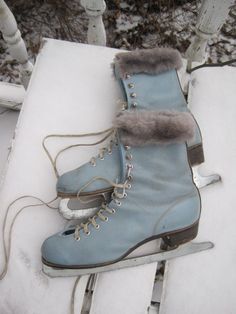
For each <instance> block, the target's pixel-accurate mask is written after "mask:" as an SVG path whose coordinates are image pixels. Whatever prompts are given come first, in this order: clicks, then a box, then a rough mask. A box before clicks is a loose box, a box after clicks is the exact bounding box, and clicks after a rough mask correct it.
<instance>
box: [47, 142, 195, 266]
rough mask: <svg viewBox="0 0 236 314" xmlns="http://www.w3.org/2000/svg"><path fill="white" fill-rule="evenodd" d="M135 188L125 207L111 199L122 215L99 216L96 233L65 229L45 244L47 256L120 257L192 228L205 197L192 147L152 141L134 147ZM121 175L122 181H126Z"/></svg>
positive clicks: (64, 259) (74, 259) (69, 259)
mask: <svg viewBox="0 0 236 314" xmlns="http://www.w3.org/2000/svg"><path fill="white" fill-rule="evenodd" d="M120 148H121V151H122V156H123V157H122V165H123V166H122V173H121V176H122V174H123V180H124V179H125V173H126V160H125V155H126V151H125V149H124V147H123V146H122V145H120ZM129 152H130V153H131V154H132V156H133V158H132V160H131V161H130V162H131V163H132V165H133V169H132V176H133V180H132V181H131V188H130V189H126V193H127V197H126V198H123V199H121V206H118V205H117V204H116V203H115V201H111V203H110V204H109V207H110V208H114V209H115V210H116V213H113V214H109V213H107V212H104V215H105V216H107V217H108V218H109V220H108V221H107V222H103V221H101V220H100V219H99V218H97V220H96V221H97V223H98V224H99V225H100V228H99V229H95V228H94V227H93V226H91V225H90V226H89V230H90V232H91V233H90V235H86V234H85V233H84V232H83V230H81V231H80V237H81V239H80V241H76V240H75V238H74V234H73V233H72V234H69V235H66V234H65V233H63V232H60V233H58V234H56V235H54V236H52V237H50V238H48V239H47V240H46V241H45V242H44V244H43V246H42V256H43V258H44V259H45V260H46V261H47V262H50V263H53V264H56V265H64V266H67V267H69V266H71V265H77V266H82V265H90V266H92V265H93V264H99V263H105V262H109V261H115V260H117V259H119V258H121V257H122V256H124V255H125V254H126V253H127V252H128V251H129V250H130V249H131V248H133V247H135V246H136V245H137V244H138V243H140V242H141V241H144V240H145V239H148V238H150V237H153V236H157V235H160V234H164V233H168V232H173V231H175V230H179V229H182V228H186V227H188V226H191V225H192V224H194V223H195V222H197V221H198V219H199V216H200V197H199V193H198V190H197V188H196V187H195V185H194V183H193V180H192V172H191V169H190V166H189V164H188V159H187V152H186V145H185V144H184V143H183V144H171V145H152V146H151V145H150V146H146V147H142V148H141V147H134V148H131V150H130V151H129ZM123 180H122V179H121V182H122V181H123Z"/></svg>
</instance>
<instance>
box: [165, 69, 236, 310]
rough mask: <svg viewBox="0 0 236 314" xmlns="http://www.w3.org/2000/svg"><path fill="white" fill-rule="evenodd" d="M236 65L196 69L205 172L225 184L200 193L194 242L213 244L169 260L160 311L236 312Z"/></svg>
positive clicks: (194, 92)
mask: <svg viewBox="0 0 236 314" xmlns="http://www.w3.org/2000/svg"><path fill="white" fill-rule="evenodd" d="M235 82H236V69H235V68H232V67H224V68H203V69H201V70H197V71H195V72H193V74H192V78H191V84H190V100H189V101H190V108H191V109H192V112H193V113H194V115H195V117H196V119H197V121H198V123H199V125H200V128H201V130H202V135H203V145H204V152H205V160H206V161H205V163H204V164H203V165H202V166H201V171H202V173H205V174H210V173H219V174H220V175H221V176H222V182H220V183H217V184H215V185H212V186H209V187H207V188H204V189H202V190H201V191H200V193H201V198H202V213H201V219H200V228H199V234H198V237H197V239H196V241H206V240H208V241H212V242H213V243H214V244H215V247H214V248H213V249H211V250H209V251H205V252H201V253H199V254H196V255H192V256H191V255H189V256H186V257H183V258H179V259H176V260H173V261H171V262H168V263H167V267H166V270H165V276H164V291H163V296H162V300H161V309H160V314H167V313H168V314H169V313H175V314H180V313H181V314H189V313H191V314H199V313H201V314H209V313H214V314H221V313H227V314H231V313H232V314H233V313H235V312H236V299H235V286H236V270H235V260H236V247H235V238H236V229H235V219H236V216H235V215H236V214H235V202H236V197H235V186H236V172H235V170H234V168H235V166H234V165H235V158H236V142H235V139H234V137H235V131H236V124H235V121H236V96H235Z"/></svg>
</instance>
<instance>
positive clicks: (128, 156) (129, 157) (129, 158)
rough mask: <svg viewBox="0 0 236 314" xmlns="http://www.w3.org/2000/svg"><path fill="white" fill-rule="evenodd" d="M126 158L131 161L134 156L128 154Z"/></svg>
mask: <svg viewBox="0 0 236 314" xmlns="http://www.w3.org/2000/svg"><path fill="white" fill-rule="evenodd" d="M125 158H126V159H127V160H131V159H132V158H133V156H132V155H131V154H126V156H125Z"/></svg>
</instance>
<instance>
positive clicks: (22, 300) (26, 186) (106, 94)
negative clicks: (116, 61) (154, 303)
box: [0, 40, 156, 314]
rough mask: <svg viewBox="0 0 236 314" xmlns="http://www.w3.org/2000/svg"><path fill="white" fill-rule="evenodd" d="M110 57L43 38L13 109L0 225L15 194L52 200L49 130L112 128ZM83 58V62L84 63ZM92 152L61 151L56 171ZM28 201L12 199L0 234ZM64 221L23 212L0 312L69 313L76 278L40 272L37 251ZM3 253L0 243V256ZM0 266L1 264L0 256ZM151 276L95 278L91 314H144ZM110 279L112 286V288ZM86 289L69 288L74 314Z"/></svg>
mask: <svg viewBox="0 0 236 314" xmlns="http://www.w3.org/2000/svg"><path fill="white" fill-rule="evenodd" d="M116 52H117V50H114V49H110V48H105V47H97V46H88V45H82V44H76V43H68V42H62V41H55V40H48V41H47V42H46V43H45V44H44V46H43V48H42V50H41V53H40V55H39V58H38V60H37V63H36V66H35V69H34V72H33V75H32V78H31V81H30V85H29V88H28V90H27V95H26V98H25V101H24V104H23V107H22V110H21V112H20V118H19V121H18V124H17V129H16V137H15V141H14V146H13V148H12V151H11V154H10V158H9V162H8V167H7V172H6V175H5V180H4V183H3V185H2V189H1V191H0V202H1V210H0V221H1V222H2V221H3V217H4V215H5V213H6V209H7V206H8V204H9V203H10V202H11V201H12V200H14V199H16V198H17V197H19V196H22V195H34V196H38V197H40V198H41V199H43V200H44V201H48V200H50V199H53V198H54V197H55V184H56V177H55V175H54V173H53V170H52V167H51V164H50V162H49V160H48V158H47V156H46V154H45V153H44V152H43V149H42V140H43V138H44V136H46V135H48V134H52V133H56V134H58V133H61V134H75V133H77V134H78V133H87V132H96V131H100V130H103V129H106V128H108V127H110V126H111V123H112V120H113V118H114V116H115V112H116V106H117V103H116V102H117V99H119V98H120V97H121V94H120V93H121V91H120V88H119V86H118V84H117V82H116V81H115V79H114V78H113V75H112V71H111V68H110V63H111V61H112V60H113V58H114V54H115V53H116ZM78 56H80V57H79V58H78ZM88 58H89V59H90V60H91V62H90V63H88V62H86V61H87V60H88ZM91 73H93V75H91ZM65 77H70V80H65ZM29 134H30V136H29ZM96 139H97V138H96ZM93 140H94V138H91V137H90V138H89V140H88V139H84V141H85V142H88V141H89V142H90V141H91V142H92V141H93ZM72 141H73V140H72ZM77 141H78V140H77V139H76V142H77ZM67 144H71V141H70V140H67V141H66V142H65V141H62V140H61V139H60V141H58V142H57V141H51V142H50V143H48V145H49V148H50V151H51V152H52V153H53V154H55V152H56V151H58V149H60V148H62V146H63V147H64V145H67ZM97 150H98V147H91V148H89V149H86V148H83V150H81V149H78V150H73V151H72V150H70V151H68V152H67V153H66V154H65V155H64V156H63V158H61V160H60V161H59V171H60V173H63V172H65V171H67V170H69V169H71V168H75V167H77V166H79V165H80V164H82V163H84V162H86V161H87V160H89V159H90V158H91V157H92V156H93V155H95V154H96V153H97ZM35 203H37V202H36V201H35V200H34V199H32V198H27V199H25V200H20V201H18V202H17V204H15V206H14V207H13V208H11V212H10V216H9V220H8V224H7V231H6V234H7V235H8V234H9V223H10V222H11V221H12V219H13V217H14V215H15V214H16V213H17V212H18V211H19V210H20V208H21V207H22V206H23V205H30V204H35ZM64 224H65V220H64V219H62V217H61V216H60V215H59V213H58V212H57V211H55V210H49V209H48V208H47V207H46V206H40V207H35V208H33V207H30V208H28V209H25V210H24V211H23V212H22V213H21V214H20V215H19V216H18V218H17V220H16V223H15V226H14V229H13V233H12V248H11V256H10V263H9V270H8V273H7V275H6V277H5V278H4V279H3V281H2V282H0V299H1V302H0V313H4V314H12V313H14V312H16V313H19V314H23V313H24V314H32V313H34V314H39V313H44V314H65V313H68V312H69V306H70V297H71V293H72V288H73V285H74V282H75V278H73V277H71V278H53V279H51V278H49V277H47V276H46V275H44V274H43V273H42V270H41V269H42V262H41V254H40V247H41V244H42V242H43V241H44V240H45V239H46V238H47V237H48V236H50V235H52V234H54V233H55V232H58V231H60V230H62V229H63V227H64ZM2 249H3V248H2V244H1V247H0V251H1V252H2ZM0 266H1V268H2V267H3V255H2V254H1V255H0ZM155 271H156V264H155V263H154V264H150V265H145V266H141V267H138V268H137V269H135V268H133V269H132V270H120V271H119V272H118V271H117V272H111V273H110V274H108V273H106V274H102V275H99V279H98V280H99V285H98V287H97V288H96V290H95V292H94V304H96V305H97V308H95V305H93V306H94V307H93V310H92V311H94V312H92V313H96V314H98V313H101V314H108V313H109V314H110V313H113V314H120V313H124V314H130V313H137V314H139V313H140V314H142V313H144V312H145V310H146V309H147V307H148V306H149V304H150V301H151V296H152V288H153V280H151V279H152V278H154V276H155ZM83 280H85V278H84V277H83ZM111 282H112V283H113V284H114V286H113V287H112V289H111V288H110V287H111ZM119 282H120V284H119V285H118V283H119ZM115 283H117V284H115ZM85 286H86V282H85V283H82V287H79V288H78V289H77V290H76V310H77V312H78V313H79V312H80V309H81V306H82V301H83V297H82V295H83V292H84V289H85ZM118 289H122V292H120V294H121V296H123V300H124V302H122V301H121V300H120V299H118V298H117V299H116V300H114V294H115V295H117V294H119V292H118ZM104 291H106V297H105V298H103V296H104ZM114 291H116V292H114ZM130 291H137V293H139V297H138V298H137V294H135V292H134V294H133V295H131V296H129V293H130ZM113 292H114V293H113ZM107 300H110V301H108V302H109V304H110V307H108V306H107ZM113 300H114V301H113ZM121 307H122V310H121ZM96 309H99V310H101V312H98V311H96ZM132 311H133V312H132Z"/></svg>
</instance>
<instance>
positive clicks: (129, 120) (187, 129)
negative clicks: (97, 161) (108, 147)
mask: <svg viewBox="0 0 236 314" xmlns="http://www.w3.org/2000/svg"><path fill="white" fill-rule="evenodd" d="M114 126H115V127H117V128H119V129H121V132H120V134H121V141H122V143H123V144H124V145H128V146H143V145H149V144H158V143H159V144H171V143H180V142H185V141H187V140H189V139H190V138H192V137H193V136H194V130H195V121H194V119H193V117H192V115H191V114H190V113H187V112H178V111H146V110H139V111H133V112H129V111H127V112H125V113H121V114H120V115H119V116H117V117H116V119H115V121H114Z"/></svg>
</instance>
